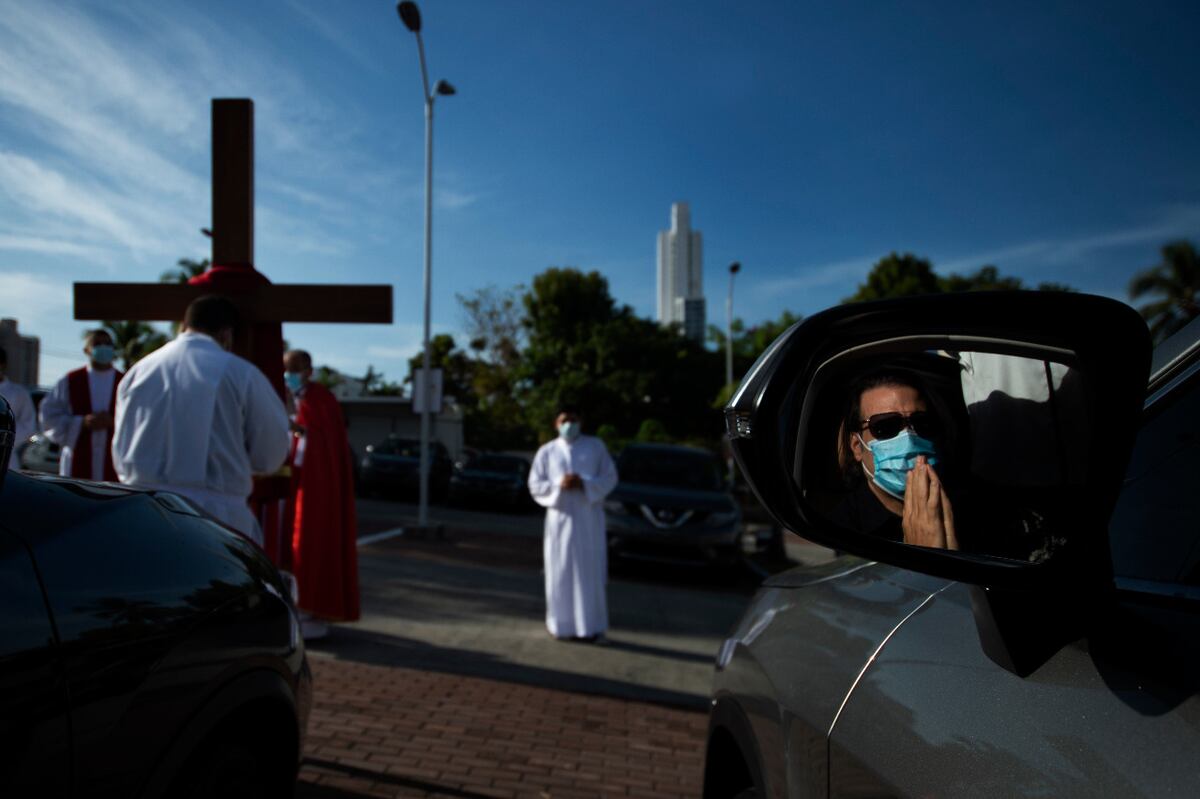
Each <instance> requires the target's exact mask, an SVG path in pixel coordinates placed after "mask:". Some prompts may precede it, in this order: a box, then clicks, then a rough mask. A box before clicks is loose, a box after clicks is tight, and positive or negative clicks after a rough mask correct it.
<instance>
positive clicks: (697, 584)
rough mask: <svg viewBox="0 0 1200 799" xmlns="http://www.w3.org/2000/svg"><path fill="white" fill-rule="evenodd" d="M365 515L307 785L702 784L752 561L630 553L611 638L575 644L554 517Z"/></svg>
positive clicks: (379, 789) (320, 688)
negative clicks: (718, 660)
mask: <svg viewBox="0 0 1200 799" xmlns="http://www.w3.org/2000/svg"><path fill="white" fill-rule="evenodd" d="M359 514H360V519H361V521H360V528H361V530H360V543H361V544H362V546H360V549H359V557H360V581H361V586H362V605H363V616H362V619H361V620H360V621H358V622H356V623H354V624H347V625H335V626H334V627H333V628H332V631H331V634H330V636H329V637H328V638H326V639H322V640H319V641H314V642H312V643H311V644H310V646H309V652H310V659H311V661H312V664H313V669H314V675H315V701H314V710H313V716H312V720H311V723H310V727H309V739H308V742H307V745H306V747H305V754H306V761H305V764H304V767H303V769H302V771H301V785H300V788H299V790H298V792H297V795H298V796H301V797H305V796H308V797H357V796H405V797H407V796H454V797H516V796H522V797H523V796H530V797H593V796H613V797H624V796H629V797H671V796H680V797H683V796H696V795H698V794H699V790H700V778H701V773H700V771H701V764H702V757H703V746H704V730H705V725H706V723H707V717H706V713H705V710H706V706H707V695H708V689H709V682H710V679H711V670H712V660H713V657H714V655H715V653H716V651H717V649H718V648H719V646H720V644H721V641H722V640H723V639H724V636H725V634H726V633H727V631H728V630H729V628H730V626H731V625H732V624H733V623H734V621H735V620H736V619H737V618H738V616H739V615H740V613H741V611H742V609H743V607H744V606H745V603H746V602H747V600H748V599H749V597H750V596H751V595H752V593H753V591H754V587H755V584H756V583H757V577H755V575H754V573H753V571H752V570H738V569H735V570H732V571H727V572H718V571H715V570H712V569H696V568H671V567H666V566H663V565H656V566H654V567H643V566H641V565H639V564H617V565H616V567H615V568H614V569H612V571H611V574H610V583H609V610H610V619H611V625H612V627H611V630H610V634H609V640H610V643H609V645H608V646H604V647H596V646H592V645H587V644H573V643H563V642H560V641H555V640H553V639H552V638H550V636H549V635H548V634H547V633H546V630H545V625H544V622H543V613H544V604H543V598H542V579H543V578H542V575H541V571H540V570H541V538H540V535H541V519H540V517H539V516H538V515H536V514H527V515H512V514H489V513H475V512H472V511H468V510H463V509H451V508H437V507H435V508H433V509H432V514H431V517H432V518H431V520H432V521H433V522H434V523H435V524H438V525H440V527H441V530H440V535H439V536H436V537H414V536H413V535H412V532H413V531H412V527H411V525H412V523H413V521H415V515H416V514H415V507H413V506H410V505H403V504H400V503H389V502H385V501H378V500H369V501H368V500H363V501H360V503H359ZM402 531H403V532H402ZM797 542H798V539H797ZM798 543H799V544H800V545H802V544H803V542H798ZM808 546H809V547H810V548H811V545H808ZM792 551H793V553H794V555H796V556H797V557H800V558H815V557H819V556H820V554H821V553H820V552H818V551H817V550H815V549H803V548H801V549H797V548H795V547H793V550H792Z"/></svg>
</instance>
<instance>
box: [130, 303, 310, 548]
mask: <svg viewBox="0 0 1200 799" xmlns="http://www.w3.org/2000/svg"><path fill="white" fill-rule="evenodd" d="M236 326H237V310H236V309H235V308H234V306H233V304H232V303H231V302H229V300H227V299H225V298H224V297H218V296H207V297H201V298H199V299H197V300H196V301H194V302H193V303H192V304H191V305H190V306H188V310H187V315H186V316H185V318H184V325H183V328H182V329H181V331H180V334H179V335H178V336H177V337H176V338H175V339H174V340H173V341H171V342H170V343H168V344H166V345H165V346H163V347H162V348H161V349H159V350H157V351H155V352H153V353H151V354H150V355H147V356H146V357H145V358H143V359H142V360H140V361H138V362H137V363H136V364H134V365H133V367H132V368H131V369H130V370H129V372H128V374H126V375H125V379H124V380H122V381H121V384H120V388H119V389H118V391H117V414H116V416H117V418H116V434H115V435H114V437H113V445H112V450H113V462H114V464H115V466H116V470H117V474H118V476H119V477H120V479H121V482H122V483H128V484H130V485H134V486H138V487H142V488H153V489H161V490H166V491H173V492H175V493H177V494H181V495H183V496H185V497H187V498H188V499H191V500H192V501H193V502H195V503H196V504H197V505H199V506H200V507H201V508H203V509H204V510H205V511H207V512H208V513H209V514H211V515H212V516H214V517H215V518H217V519H218V520H220V521H222V522H224V523H225V524H227V525H229V526H230V527H232V528H234V529H235V530H238V531H239V532H241V533H243V534H245V535H246V536H248V537H249V538H251V539H253V540H254V541H255V542H257V543H258V544H259V545H260V546H261V545H262V531H261V529H260V528H259V526H258V522H257V521H256V520H255V518H254V514H253V513H252V512H251V511H250V507H249V505H248V504H247V501H248V499H249V497H250V492H251V490H252V489H253V475H254V474H269V473H272V472H275V471H276V470H278V469H279V467H280V466H281V465H282V464H283V461H284V458H286V457H287V454H288V446H289V445H290V443H291V435H290V433H289V432H288V417H287V413H286V411H285V410H284V406H283V400H282V399H280V397H279V395H278V394H276V393H275V390H274V389H273V388H272V387H271V384H270V382H268V380H267V378H266V376H265V375H263V373H262V372H261V371H260V370H259V368H258V367H257V366H255V365H254V364H252V363H250V362H249V361H247V360H245V359H244V358H240V357H238V356H237V355H234V354H232V353H230V352H229V351H228V350H229V349H231V348H232V346H233V331H234V329H235V327H236Z"/></svg>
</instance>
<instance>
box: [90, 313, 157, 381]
mask: <svg viewBox="0 0 1200 799" xmlns="http://www.w3.org/2000/svg"><path fill="white" fill-rule="evenodd" d="M100 324H101V326H102V327H103V328H104V329H105V330H107V331H108V334H109V335H110V336H112V340H113V349H115V350H116V351H117V355H118V356H120V358H121V368H122V369H125V370H128V369H129V367H130V366H133V365H134V364H135V363H137V362H138V360H139V359H141V358H142V357H143V356H146V355H149V354H150V353H152V352H154V351H155V350H156V349H158V348H159V347H161V346H162V345H163V344H166V343H167V336H166V334H164V333H162V332H160V331H158V330H155V329H154V328H153V327H151V326H150V325H149V324H147V323H146V322H134V321H125V322H118V321H114V320H105V321H103V322H101V323H100Z"/></svg>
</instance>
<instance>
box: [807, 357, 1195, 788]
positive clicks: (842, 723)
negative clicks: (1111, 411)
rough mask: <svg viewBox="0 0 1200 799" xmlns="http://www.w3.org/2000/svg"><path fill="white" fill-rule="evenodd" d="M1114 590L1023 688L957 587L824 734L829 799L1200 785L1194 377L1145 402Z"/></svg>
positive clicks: (914, 627)
mask: <svg viewBox="0 0 1200 799" xmlns="http://www.w3.org/2000/svg"><path fill="white" fill-rule="evenodd" d="M1110 541H1111V547H1112V552H1113V564H1114V572H1115V583H1116V591H1115V592H1114V593H1113V594H1112V595H1111V596H1109V597H1106V598H1104V599H1102V600H1098V603H1097V606H1096V608H1095V612H1094V613H1093V615H1092V619H1091V620H1090V627H1089V629H1088V630H1087V634H1086V636H1084V637H1082V638H1080V639H1079V640H1077V641H1075V642H1073V643H1071V644H1068V645H1067V646H1066V647H1064V648H1062V649H1061V650H1059V651H1058V652H1057V653H1056V654H1055V655H1054V656H1053V657H1051V658H1050V659H1049V660H1048V661H1047V662H1046V663H1044V664H1043V665H1042V666H1041V667H1040V668H1038V669H1037V670H1035V671H1034V672H1033V673H1032V674H1030V675H1028V676H1027V677H1024V678H1022V677H1018V676H1017V675H1015V674H1013V673H1012V672H1010V671H1006V670H1005V669H1003V668H1001V667H1000V666H998V665H996V664H995V663H994V662H992V661H991V660H990V659H989V658H988V657H987V656H986V655H985V654H984V652H983V650H982V648H981V646H980V643H979V634H978V628H977V625H976V622H975V619H974V616H973V613H972V607H971V591H970V589H969V588H968V587H967V586H964V585H962V584H951V585H949V586H947V587H946V588H944V589H943V590H942V591H941V592H940V593H938V594H937V595H935V596H934V597H933V598H932V600H931V601H930V602H928V603H927V604H926V606H925V607H923V608H922V609H921V610H920V611H918V612H917V613H915V614H914V615H913V616H912V617H911V618H910V619H909V620H908V621H907V622H906V623H905V624H903V625H902V626H901V627H900V629H898V630H897V631H896V633H895V634H894V635H893V636H892V637H891V638H890V639H889V640H888V642H887V644H886V645H885V646H884V648H883V650H882V651H881V652H880V653H879V656H878V657H877V658H876V660H875V662H874V663H873V664H871V666H870V667H869V668H868V669H867V670H866V672H865V673H864V674H863V676H862V679H861V680H860V681H859V683H858V685H857V686H856V688H855V689H854V690H853V692H852V693H851V695H850V697H849V699H848V701H847V702H846V704H845V707H844V708H843V711H842V713H841V715H840V716H839V718H838V719H837V721H836V723H835V724H834V726H833V729H832V734H831V737H830V749H829V753H830V754H829V757H830V795H831V796H835V797H861V796H931V795H943V796H949V795H967V794H970V795H972V796H974V795H981V796H1011V795H1048V796H1084V795H1087V796H1170V795H1175V796H1186V795H1194V794H1195V792H1196V789H1197V786H1198V785H1200V757H1197V752H1200V699H1198V698H1197V689H1198V688H1200V365H1197V364H1195V363H1193V364H1192V366H1191V368H1190V369H1188V370H1186V371H1184V372H1183V373H1182V375H1181V376H1180V377H1178V378H1176V379H1175V380H1174V381H1173V383H1172V384H1170V385H1168V386H1166V387H1164V388H1163V389H1162V390H1160V391H1157V392H1156V395H1155V396H1154V397H1152V398H1151V399H1150V401H1149V402H1148V403H1147V407H1146V412H1145V418H1144V421H1143V426H1142V429H1141V431H1140V433H1139V436H1138V441H1137V444H1136V446H1135V448H1134V451H1133V455H1132V458H1131V461H1130V466H1129V469H1128V473H1127V477H1126V480H1125V485H1124V487H1123V489H1122V494H1121V497H1120V499H1119V502H1118V504H1117V507H1116V509H1115V511H1114V513H1113V516H1112V520H1111V525H1110Z"/></svg>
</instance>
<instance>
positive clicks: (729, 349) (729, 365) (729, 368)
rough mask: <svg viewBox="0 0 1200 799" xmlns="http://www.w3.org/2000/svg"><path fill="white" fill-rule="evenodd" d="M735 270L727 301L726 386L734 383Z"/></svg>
mask: <svg viewBox="0 0 1200 799" xmlns="http://www.w3.org/2000/svg"><path fill="white" fill-rule="evenodd" d="M733 275H734V272H733V270H732V269H731V270H729V297H728V298H726V300H725V385H727V386H728V385H729V384H730V383H732V382H733Z"/></svg>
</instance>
